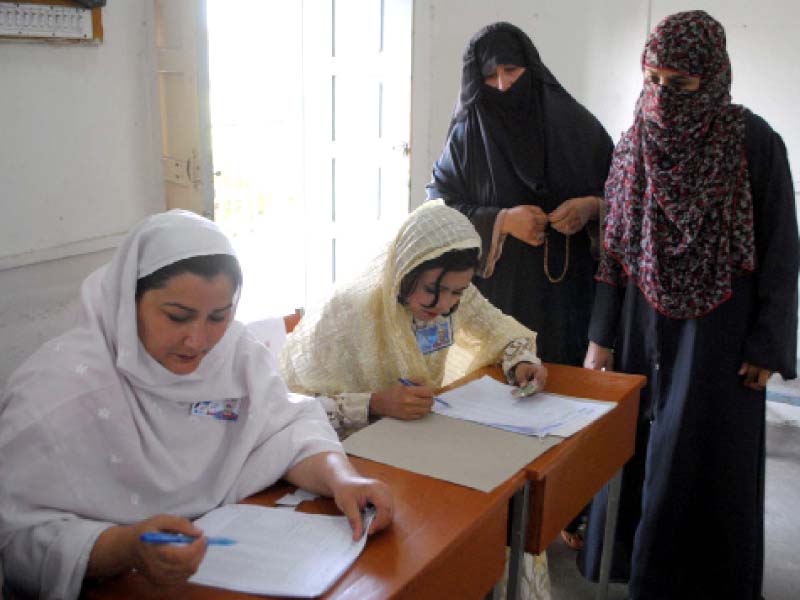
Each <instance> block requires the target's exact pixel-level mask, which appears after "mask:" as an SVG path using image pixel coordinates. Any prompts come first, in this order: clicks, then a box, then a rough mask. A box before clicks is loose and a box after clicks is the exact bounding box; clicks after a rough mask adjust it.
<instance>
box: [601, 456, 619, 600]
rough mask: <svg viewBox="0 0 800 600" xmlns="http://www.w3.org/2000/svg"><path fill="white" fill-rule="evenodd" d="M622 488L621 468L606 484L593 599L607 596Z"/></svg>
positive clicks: (602, 598)
mask: <svg viewBox="0 0 800 600" xmlns="http://www.w3.org/2000/svg"><path fill="white" fill-rule="evenodd" d="M621 490H622V469H620V470H619V471H617V472H616V474H615V475H614V477H612V478H611V481H610V482H609V484H608V506H607V507H606V529H605V531H604V532H603V553H602V555H601V556H600V578H599V579H598V580H597V589H596V590H595V600H606V598H607V597H608V580H609V578H610V576H611V558H612V556H613V555H614V533H615V532H616V529H617V513H618V512H619V496H620V491H621Z"/></svg>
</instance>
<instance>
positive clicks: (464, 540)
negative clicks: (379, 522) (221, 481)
mask: <svg viewBox="0 0 800 600" xmlns="http://www.w3.org/2000/svg"><path fill="white" fill-rule="evenodd" d="M351 460H352V462H353V464H354V465H355V466H356V468H357V469H358V471H359V472H360V473H362V474H363V475H366V476H369V477H374V478H377V479H381V480H382V481H385V482H386V483H387V484H388V485H389V486H390V487H391V489H392V493H393V494H394V499H395V513H394V521H393V523H392V525H391V526H390V527H389V528H388V529H386V530H384V531H383V532H381V533H378V534H377V535H375V536H373V537H372V538H371V539H370V540H369V542H368V543H367V546H366V548H365V549H364V552H363V553H362V554H361V556H360V557H359V558H358V559H357V560H356V562H355V563H354V564H353V565H352V566H351V567H350V569H349V570H348V571H347V572H346V573H345V575H344V576H343V577H342V578H341V579H340V580H339V581H338V582H337V583H336V584H335V585H334V587H333V588H332V589H331V590H330V591H329V592H328V593H327V594H326V595H325V596H323V597H324V598H347V599H352V600H362V599H375V600H377V599H383V598H408V599H417V598H419V599H423V600H424V599H431V600H434V599H437V600H438V599H441V598H483V597H484V596H485V595H486V594H487V593H489V592H490V590H491V589H492V588H493V586H494V585H495V583H497V581H498V580H499V579H500V577H501V575H502V572H503V567H504V564H505V546H506V528H507V519H508V501H509V499H510V498H511V496H512V495H513V494H514V493H515V492H516V491H517V490H518V489H520V488H521V487H522V486H523V485H524V484H525V473H524V472H523V471H520V472H519V473H517V474H516V475H515V476H514V477H512V478H511V479H509V480H508V481H507V482H506V483H504V484H502V485H501V486H499V487H498V488H496V489H495V490H494V491H492V493H490V494H485V493H483V492H479V491H477V490H473V489H470V488H467V487H463V486H459V485H455V484H452V483H448V482H446V481H441V480H438V479H433V478H430V477H425V476H424V475H417V474H415V473H410V472H408V471H403V470H401V469H397V468H394V467H391V466H388V465H384V464H380V463H376V462H372V461H369V460H364V459H360V458H351ZM292 489H294V488H292V487H291V486H288V485H286V484H278V485H275V486H273V487H272V488H270V489H269V490H268V491H266V492H264V493H262V494H258V495H256V496H253V497H252V498H250V499H248V502H251V503H255V504H262V505H266V506H270V505H272V504H274V502H275V500H277V499H278V498H279V497H281V496H282V495H283V494H284V493H286V492H288V491H291V490H292ZM301 508H302V510H305V511H306V512H317V513H327V514H339V512H338V510H337V509H336V508H335V506H334V504H333V502H332V501H331V500H330V499H324V500H315V501H314V502H311V503H304V504H302V505H301ZM83 597H85V598H88V599H91V600H110V599H114V600H127V599H130V600H133V599H136V600H142V599H144V600H147V599H159V600H161V599H166V598H181V599H184V598H185V599H188V600H210V599H214V600H231V599H235V598H240V599H241V598H251V597H252V596H248V595H247V594H243V593H238V592H231V591H226V590H220V589H216V588H209V587H204V586H196V585H190V584H185V585H181V586H178V587H174V588H170V589H163V588H162V589H159V588H156V587H154V586H152V585H151V584H149V583H148V582H147V581H146V580H145V579H144V578H143V577H141V576H139V575H137V574H134V573H130V574H127V575H124V576H120V577H116V578H114V579H112V580H109V581H107V582H105V583H104V584H103V585H101V586H97V587H94V588H92V589H91V590H87V591H86V592H85V593H84V595H83Z"/></svg>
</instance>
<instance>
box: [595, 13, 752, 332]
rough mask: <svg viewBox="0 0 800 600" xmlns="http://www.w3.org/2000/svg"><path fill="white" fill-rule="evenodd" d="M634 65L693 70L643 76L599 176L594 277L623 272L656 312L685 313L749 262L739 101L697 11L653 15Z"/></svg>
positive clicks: (720, 37) (713, 299)
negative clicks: (601, 233) (601, 218)
mask: <svg viewBox="0 0 800 600" xmlns="http://www.w3.org/2000/svg"><path fill="white" fill-rule="evenodd" d="M644 67H656V68H663V69H670V70H674V71H677V72H679V73H682V74H685V75H690V76H699V77H700V89H699V90H697V91H693V92H692V91H683V90H677V89H673V88H670V87H668V86H660V85H658V84H656V83H652V82H649V81H647V82H645V83H644V87H643V89H642V93H641V94H640V96H639V99H638V101H637V103H636V110H635V113H634V122H633V125H632V127H631V128H630V129H629V130H628V131H627V132H626V133H625V134H624V135H623V137H622V139H621V140H620V142H619V144H618V145H617V147H616V149H615V151H614V158H613V161H612V165H611V171H610V173H609V177H608V180H607V181H606V188H605V189H606V192H605V194H606V199H607V201H608V207H609V212H608V217H607V219H606V228H605V248H606V251H607V252H606V256H605V257H604V259H603V260H602V261H601V264H600V267H599V270H598V274H597V279H598V280H600V281H605V282H607V283H611V284H614V285H619V284H621V283H622V282H623V281H624V279H625V277H626V276H627V277H630V278H631V279H632V280H633V281H634V282H635V283H636V285H637V286H638V287H639V288H640V290H641V291H642V293H643V294H644V296H645V298H646V299H647V301H648V302H649V303H650V304H651V305H652V306H653V307H655V308H656V309H657V310H658V311H660V312H661V313H663V314H665V315H667V316H669V317H672V318H677V319H691V318H695V317H699V316H702V315H704V314H706V313H708V312H710V311H712V310H714V308H716V307H717V306H719V305H720V304H721V303H723V302H724V301H725V300H727V299H728V298H729V297H730V296H731V293H732V292H731V280H732V278H733V276H734V275H736V274H738V273H741V272H743V271H752V270H754V269H755V266H756V265H755V261H756V259H755V246H754V236H753V202H752V196H751V192H750V182H749V177H748V171H747V160H746V157H745V147H744V141H745V140H744V110H745V109H744V107H742V106H739V105H734V104H731V98H730V86H731V65H730V59H729V58H728V52H727V50H726V48H725V30H724V29H723V27H722V25H721V24H720V23H718V22H717V21H715V20H714V19H713V18H712V17H711V16H709V15H708V14H707V13H705V12H703V11H691V12H682V13H677V14H674V15H671V16H669V17H667V18H665V19H664V20H663V21H662V22H661V23H659V25H658V26H657V27H656V29H655V30H654V31H653V33H652V34H651V35H650V38H649V39H648V41H647V44H646V45H645V48H644V52H643V53H642V68H644Z"/></svg>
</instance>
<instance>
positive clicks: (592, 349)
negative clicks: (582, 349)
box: [583, 342, 614, 371]
mask: <svg viewBox="0 0 800 600" xmlns="http://www.w3.org/2000/svg"><path fill="white" fill-rule="evenodd" d="M583 368H584V369H594V370H595V371H613V370H614V352H613V351H612V350H611V348H605V347H603V346H600V345H599V344H596V343H594V342H589V349H588V350H587V351H586V358H584V359H583Z"/></svg>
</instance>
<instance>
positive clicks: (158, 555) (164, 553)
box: [86, 515, 208, 585]
mask: <svg viewBox="0 0 800 600" xmlns="http://www.w3.org/2000/svg"><path fill="white" fill-rule="evenodd" d="M155 531H164V532H168V533H183V534H185V535H190V536H193V537H197V539H196V540H195V541H194V542H192V543H191V544H188V545H180V546H179V545H172V544H149V543H146V542H143V541H142V540H140V539H139V536H141V535H142V534H143V533H148V532H155ZM202 535H203V532H202V531H201V530H200V529H198V528H197V527H195V526H194V525H192V522H191V521H189V520H188V519H184V518H183V517H177V516H175V515H158V516H155V517H152V518H150V519H147V520H146V521H140V522H139V523H134V524H133V525H114V526H112V527H109V528H108V529H106V530H105V531H103V532H102V533H101V534H100V535H99V536H98V538H97V540H95V543H94V546H93V547H92V551H91V553H90V555H89V563H88V564H87V566H86V577H87V578H88V579H104V578H106V577H111V576H113V575H117V574H118V573H127V572H128V571H130V570H131V569H136V570H137V571H138V572H139V573H141V574H142V575H143V576H144V577H145V578H147V579H148V580H149V581H151V582H153V583H156V584H160V585H173V584H178V583H183V582H184V581H186V580H187V579H189V577H191V576H192V574H193V573H194V572H195V571H197V568H198V567H199V566H200V561H202V560H203V556H205V554H206V547H207V546H208V542H207V541H206V538H204V537H202Z"/></svg>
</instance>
